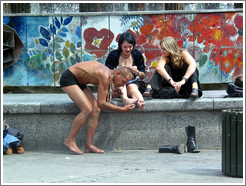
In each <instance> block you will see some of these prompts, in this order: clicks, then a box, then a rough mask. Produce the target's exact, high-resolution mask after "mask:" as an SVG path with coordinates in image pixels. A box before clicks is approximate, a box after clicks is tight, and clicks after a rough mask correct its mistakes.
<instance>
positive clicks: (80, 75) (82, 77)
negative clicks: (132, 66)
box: [69, 61, 111, 85]
mask: <svg viewBox="0 0 246 186" xmlns="http://www.w3.org/2000/svg"><path fill="white" fill-rule="evenodd" d="M69 70H70V71H71V72H72V73H73V74H74V75H75V77H76V78H77V80H78V81H79V83H81V84H85V85H86V84H89V83H90V84H92V85H98V84H99V80H102V79H103V80H106V81H107V80H108V82H109V80H110V75H111V71H110V69H109V68H108V67H106V66H105V65H103V64H102V63H99V62H96V61H86V62H80V63H77V64H75V65H73V66H71V67H70V68H69Z"/></svg>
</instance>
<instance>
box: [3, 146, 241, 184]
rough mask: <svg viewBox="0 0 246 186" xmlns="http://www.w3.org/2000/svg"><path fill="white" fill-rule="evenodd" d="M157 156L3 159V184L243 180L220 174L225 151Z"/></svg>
mask: <svg viewBox="0 0 246 186" xmlns="http://www.w3.org/2000/svg"><path fill="white" fill-rule="evenodd" d="M200 150H201V152H200V153H184V154H176V153H159V152H158V149H156V150H114V151H106V152H105V153H104V154H93V153H86V154H83V155H75V154H73V153H72V152H70V151H69V150H66V151H28V152H25V153H24V154H22V155H20V154H12V155H4V156H3V171H2V176H3V179H2V184H5V183H13V184H15V185H16V184H18V183H21V184H23V183H38V184H47V183H49V184H52V183H54V184H57V183H59V184H61V183H66V185H67V184H80V185H81V184H105V183H106V184H119V183H121V184H140V185H141V184H147V185H148V184H159V185H165V184H177V185H182V184H187V183H189V184H195V185H198V184H200V183H201V184H203V185H204V184H209V185H211V184H212V183H214V184H222V185H225V184H229V185H235V184H238V185H244V179H243V178H234V177H230V176H225V175H223V173H222V165H221V162H222V161H221V158H222V155H221V150H217V149H215V150H202V149H200Z"/></svg>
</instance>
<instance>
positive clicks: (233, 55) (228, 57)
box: [222, 48, 243, 76]
mask: <svg viewBox="0 0 246 186" xmlns="http://www.w3.org/2000/svg"><path fill="white" fill-rule="evenodd" d="M222 61H223V63H222V71H223V72H225V73H232V76H238V75H239V74H242V73H243V72H242V70H243V50H242V49H233V48H230V49H222ZM237 68H239V69H241V71H236V73H238V74H234V71H235V69H237ZM233 74H234V75H233Z"/></svg>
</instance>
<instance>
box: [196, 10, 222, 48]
mask: <svg viewBox="0 0 246 186" xmlns="http://www.w3.org/2000/svg"><path fill="white" fill-rule="evenodd" d="M194 25H195V26H194V35H195V37H196V40H197V42H198V43H199V44H203V45H204V47H205V48H209V47H220V46H221V37H220V34H221V14H197V15H196V17H195V21H194Z"/></svg>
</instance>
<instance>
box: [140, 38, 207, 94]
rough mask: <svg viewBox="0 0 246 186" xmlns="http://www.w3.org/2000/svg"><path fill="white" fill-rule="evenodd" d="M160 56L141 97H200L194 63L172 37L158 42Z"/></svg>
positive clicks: (200, 92) (199, 86) (197, 74)
mask: <svg viewBox="0 0 246 186" xmlns="http://www.w3.org/2000/svg"><path fill="white" fill-rule="evenodd" d="M160 48H161V53H162V56H161V57H160V59H159V61H158V64H157V67H156V72H155V73H154V75H153V77H152V79H151V80H150V83H149V85H148V86H147V88H146V90H145V92H144V94H143V96H144V97H151V96H153V98H175V97H183V98H188V97H190V98H193V99H196V98H198V97H201V96H202V89H201V85H200V82H199V80H198V78H199V71H198V70H197V65H196V61H195V60H194V58H193V57H192V56H191V55H190V54H189V53H188V52H187V51H186V50H185V49H181V48H180V47H179V46H178V43H177V41H176V40H175V39H174V38H173V37H165V38H164V39H162V40H161V41H160Z"/></svg>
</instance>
